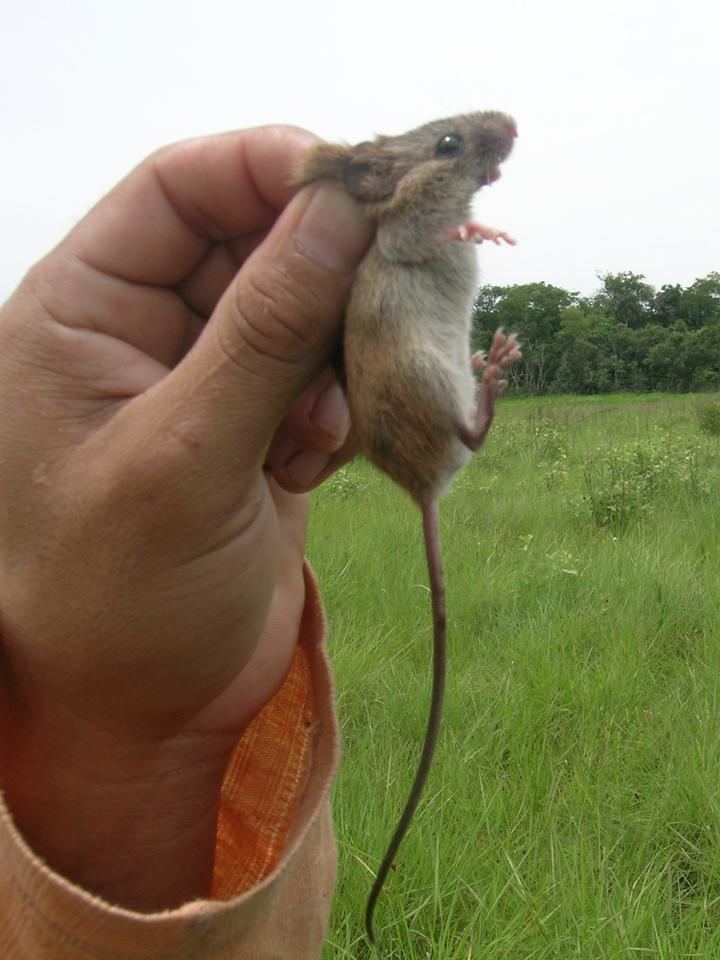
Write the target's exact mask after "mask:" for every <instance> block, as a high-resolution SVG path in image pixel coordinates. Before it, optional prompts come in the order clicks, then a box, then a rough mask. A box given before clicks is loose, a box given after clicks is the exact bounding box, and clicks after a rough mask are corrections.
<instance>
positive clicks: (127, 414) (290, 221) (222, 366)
mask: <svg viewBox="0 0 720 960" xmlns="http://www.w3.org/2000/svg"><path fill="white" fill-rule="evenodd" d="M371 236H372V228H371V226H370V225H369V223H368V222H367V220H366V219H365V217H364V216H363V214H362V213H361V212H360V210H359V209H358V207H357V206H356V204H355V203H354V201H352V200H351V199H350V197H349V196H348V195H347V194H346V193H345V192H344V191H343V190H341V189H340V188H337V187H331V186H322V187H320V188H315V189H308V190H305V191H303V192H302V193H301V194H299V195H298V196H297V197H295V198H294V200H293V201H292V202H291V203H290V205H289V206H288V207H287V209H286V210H285V211H284V212H283V214H282V215H281V217H280V218H279V219H278V221H277V223H276V225H275V227H274V228H273V230H272V231H271V233H270V234H269V236H268V237H267V239H266V240H265V242H264V243H263V244H262V245H261V246H260V247H258V249H257V250H256V251H255V253H254V254H253V255H252V256H251V257H250V259H249V260H248V261H247V262H246V263H245V265H244V266H243V268H242V269H241V271H240V272H239V274H238V276H237V278H236V280H235V281H234V282H233V284H232V285H231V287H230V288H229V289H228V290H227V291H226V293H225V295H224V296H223V297H222V299H221V301H220V303H219V304H218V308H217V309H216V311H215V312H214V314H213V316H212V317H211V319H210V321H209V322H208V323H207V324H206V326H205V328H204V330H203V332H202V334H201V335H200V337H199V338H198V340H197V342H196V343H195V345H194V346H193V349H192V350H191V351H190V353H189V354H188V355H187V356H186V357H185V359H184V360H183V361H182V362H181V363H180V364H178V366H177V367H175V369H174V370H173V371H171V372H170V373H169V374H168V376H167V377H165V379H164V380H163V381H162V382H160V383H158V384H157V385H156V387H154V388H153V390H152V391H150V392H149V393H148V394H147V395H146V396H145V397H144V398H138V400H137V401H133V402H132V403H131V404H129V405H128V406H127V407H126V408H125V409H124V410H123V411H122V414H123V419H125V418H130V419H133V418H134V419H135V421H136V423H135V426H134V427H131V435H133V434H134V435H136V436H137V435H141V436H143V438H144V441H143V442H145V443H146V442H147V430H148V427H150V429H151V430H152V431H153V434H154V436H155V437H156V438H157V440H156V442H157V444H159V445H160V447H161V448H162V444H163V443H165V441H164V439H163V438H164V437H166V436H170V437H172V438H173V440H174V441H175V442H177V441H178V440H179V441H180V447H181V448H183V447H184V449H185V451H186V452H187V451H190V452H191V454H192V456H191V463H190V465H188V464H184V470H185V472H184V474H183V477H184V480H185V481H186V482H187V483H193V484H195V483H197V475H195V477H193V469H192V468H193V467H194V468H195V470H196V471H200V472H201V473H202V474H203V476H204V478H205V480H206V481H209V482H210V485H211V486H212V489H213V492H217V491H225V490H226V489H227V488H230V489H233V490H234V491H238V490H239V488H240V487H241V486H242V479H243V477H244V478H246V479H247V478H252V477H254V476H256V475H257V472H258V471H259V470H260V469H261V468H262V466H263V463H264V462H265V459H266V454H267V450H268V447H269V445H270V441H271V439H272V437H273V436H274V434H275V432H276V431H277V429H278V426H279V425H280V423H281V422H282V421H283V419H284V418H285V416H286V414H287V413H288V411H289V410H290V408H291V406H292V404H293V402H294V401H295V400H296V399H297V398H298V397H299V396H300V395H301V393H302V392H303V390H304V389H305V388H306V387H307V386H308V384H309V383H311V382H312V380H313V379H314V378H315V377H316V376H317V375H318V373H319V371H320V370H322V368H323V367H325V366H326V365H327V363H328V360H329V358H330V355H331V353H332V351H333V348H334V346H335V342H336V340H337V337H338V335H339V328H340V324H341V321H342V317H343V313H344V308H345V304H346V301H347V297H348V294H349V291H350V287H351V285H352V282H353V278H354V269H355V267H356V266H357V264H358V263H359V261H360V260H361V259H362V256H363V255H364V253H365V250H366V248H367V246H368V244H369V242H370V239H371ZM135 442H137V441H135Z"/></svg>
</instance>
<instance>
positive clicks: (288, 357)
mask: <svg viewBox="0 0 720 960" xmlns="http://www.w3.org/2000/svg"><path fill="white" fill-rule="evenodd" d="M309 299H310V297H309V296H308V295H307V291H306V290H304V289H302V288H301V287H298V285H297V284H295V283H292V282H290V278H289V277H288V276H287V274H286V273H285V272H284V271H283V270H282V269H278V268H274V267H269V268H264V269H262V270H253V271H250V272H249V273H248V276H247V277H246V278H245V282H244V283H242V284H238V286H237V288H236V290H235V293H234V302H233V304H232V307H233V309H232V315H231V323H230V324H228V325H227V326H225V327H222V328H221V330H220V334H221V339H222V343H221V346H222V348H223V350H224V352H225V354H226V356H227V357H228V358H229V359H230V360H231V361H233V362H235V363H237V364H238V365H239V366H242V367H243V368H244V369H246V368H247V366H248V364H249V363H252V361H253V359H254V358H258V357H260V358H263V359H265V360H270V361H272V362H275V363H284V364H295V363H297V362H299V361H302V360H303V359H304V358H305V357H306V356H307V355H308V354H309V353H310V352H312V350H313V347H314V345H315V337H314V335H313V334H314V331H313V325H312V323H309V322H308V321H309V320H310V318H311V315H312V312H313V311H312V307H311V305H310V303H309V302H308V301H309Z"/></svg>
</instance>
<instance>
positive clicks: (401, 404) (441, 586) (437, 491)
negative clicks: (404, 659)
mask: <svg viewBox="0 0 720 960" xmlns="http://www.w3.org/2000/svg"><path fill="white" fill-rule="evenodd" d="M516 137H517V127H516V124H515V121H514V120H513V119H512V118H511V117H510V116H508V115H506V114H504V113H500V112H497V111H481V112H476V113H468V114H463V115H460V116H454V117H449V118H446V119H441V120H434V121H432V122H430V123H426V124H424V125H423V126H420V127H417V128H416V129H414V130H411V131H410V132H408V133H404V134H401V135H399V136H378V137H376V138H375V139H374V140H372V141H364V142H362V143H359V144H357V145H355V146H349V145H344V144H331V143H319V144H317V145H316V146H314V147H313V148H311V149H310V151H309V152H308V153H307V154H305V155H304V157H303V159H302V161H301V164H300V166H299V168H298V170H297V171H296V177H295V182H296V184H297V185H298V186H300V185H306V184H311V183H314V182H316V181H327V180H329V181H334V182H335V183H338V184H340V185H341V187H343V188H344V189H345V190H346V191H347V192H348V194H349V195H350V196H351V197H352V198H353V199H354V200H355V201H357V203H358V204H359V205H360V206H361V208H362V209H363V210H364V212H365V214H366V215H367V216H368V217H369V218H371V220H372V221H373V223H374V225H375V237H374V241H373V243H372V245H371V246H370V248H369V250H368V252H367V254H366V256H365V258H364V260H363V261H362V263H361V264H360V267H359V268H358V271H357V274H356V277H355V280H354V282H353V286H352V290H351V293H350V299H349V302H348V306H347V310H346V314H345V321H344V329H343V335H342V349H341V351H340V353H339V361H338V362H339V363H340V364H341V366H342V373H341V376H340V377H339V379H340V380H341V383H342V384H343V387H344V390H345V393H346V397H347V402H348V406H349V409H350V418H351V428H350V438H349V440H348V443H349V445H350V446H351V447H352V449H354V450H357V451H358V452H359V453H361V454H362V455H364V456H365V457H367V459H369V460H370V461H371V462H372V463H373V464H375V466H377V467H378V468H379V469H380V470H382V471H383V472H384V473H386V474H387V475H388V476H389V477H390V478H391V479H392V480H393V481H395V483H396V484H398V485H399V486H400V487H401V488H402V489H403V490H405V491H406V493H408V494H409V495H410V497H411V498H412V499H413V500H414V501H415V503H416V504H417V505H418V507H419V508H420V512H421V516H422V528H423V538H424V544H425V553H426V559H427V566H428V577H429V584H430V596H431V610H432V625H433V657H432V660H433V667H432V671H433V678H432V690H431V694H430V710H429V716H428V720H427V728H426V733H425V739H424V742H423V747H422V752H421V755H420V760H419V764H418V768H417V772H416V774H415V779H414V781H413V784H412V787H411V789H410V794H409V796H408V799H407V801H406V804H405V807H404V809H403V811H402V814H401V816H400V818H399V821H398V824H397V827H396V828H395V832H394V833H393V836H392V838H391V840H390V843H389V845H388V848H387V851H386V853H385V856H384V857H383V860H382V862H381V864H380V867H379V869H378V872H377V874H376V877H375V880H374V883H373V886H372V889H371V891H370V894H369V896H368V901H367V907H366V911H365V929H366V932H367V936H368V939H369V940H370V942H371V943H373V944H374V943H375V933H374V913H375V906H376V903H377V900H378V897H379V896H380V893H381V892H382V889H383V886H384V884H385V881H386V879H387V875H388V872H389V871H390V869H391V867H392V866H393V861H394V859H395V856H396V854H397V852H398V849H399V848H400V845H401V843H402V841H403V838H404V837H405V834H406V833H407V830H408V828H409V826H410V823H411V821H412V818H413V816H414V814H415V811H416V809H417V806H418V804H419V802H420V798H421V795H422V792H423V789H424V787H425V783H426V780H427V777H428V773H429V771H430V767H431V764H432V759H433V754H434V752H435V747H436V744H437V739H438V732H439V729H440V720H441V714H442V705H443V696H444V689H445V673H446V664H447V614H446V602H445V582H444V573H443V565H442V555H441V545H440V528H439V504H440V498H441V496H442V495H443V494H444V493H445V492H446V491H447V490H448V488H449V486H450V484H451V482H452V479H453V477H454V476H455V475H456V474H457V473H458V471H460V470H461V469H462V468H463V467H464V466H465V465H466V464H467V462H468V461H469V459H470V458H471V456H472V455H473V453H475V452H476V451H477V450H479V449H480V447H481V446H482V444H483V442H484V440H485V438H486V436H487V434H488V431H489V429H490V426H491V424H492V422H493V417H494V414H495V400H496V398H497V396H498V395H499V394H500V393H501V392H502V391H503V390H504V389H505V387H506V386H507V380H506V379H505V377H504V371H505V370H506V369H507V368H508V367H509V366H510V365H511V364H512V363H514V362H515V361H516V360H518V359H519V358H520V356H521V352H520V346H519V343H518V340H517V337H516V336H515V334H512V333H511V334H507V333H505V331H504V330H502V329H499V330H497V331H496V333H495V335H494V337H493V339H492V343H491V344H490V346H489V349H488V351H487V354H485V353H483V352H480V353H476V354H475V355H471V350H470V333H471V323H472V307H473V300H474V297H475V294H476V292H477V285H478V268H477V257H476V256H475V251H474V249H473V247H472V244H474V243H482V242H483V241H486V240H487V241H491V242H494V243H496V244H501V243H506V244H511V245H512V244H514V243H515V240H514V238H513V237H511V236H510V235H509V234H508V233H506V232H505V231H502V230H497V229H495V228H493V227H489V226H486V225H484V224H480V223H476V222H474V221H472V220H470V208H471V204H472V200H473V197H474V195H475V194H476V193H477V191H478V190H480V189H481V188H482V187H485V186H488V185H489V184H491V183H492V182H493V181H495V180H497V179H498V177H499V176H500V164H501V163H502V162H503V161H504V160H506V159H507V157H508V156H509V155H510V152H511V150H512V149H513V146H514V143H515V139H516Z"/></svg>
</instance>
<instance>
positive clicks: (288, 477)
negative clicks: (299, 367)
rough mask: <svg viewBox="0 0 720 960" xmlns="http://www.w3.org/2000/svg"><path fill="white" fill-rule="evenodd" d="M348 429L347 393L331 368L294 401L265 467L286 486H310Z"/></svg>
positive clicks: (298, 489) (295, 489) (295, 488)
mask: <svg viewBox="0 0 720 960" xmlns="http://www.w3.org/2000/svg"><path fill="white" fill-rule="evenodd" d="M349 429H350V414H349V411H348V407H347V401H346V400H345V394H344V393H343V391H342V388H341V387H340V385H339V384H338V382H337V380H336V379H335V376H334V374H333V373H332V371H331V370H329V369H328V370H326V371H325V372H324V373H323V374H322V375H321V376H320V377H319V378H318V379H317V380H316V381H315V383H313V384H312V385H311V387H310V388H309V389H308V390H306V391H305V393H304V394H303V395H302V396H301V397H300V399H299V400H298V401H297V402H296V403H295V404H294V405H293V407H292V409H291V411H290V413H289V414H288V416H287V417H286V418H285V420H284V422H283V424H282V426H281V427H280V429H279V430H278V433H277V434H276V436H275V437H274V438H273V442H272V444H271V445H270V449H269V450H268V455H267V458H266V461H265V466H266V469H269V470H270V471H271V472H272V475H273V477H274V478H275V480H276V481H277V482H278V483H279V484H280V485H281V486H282V487H283V488H284V489H285V490H290V491H292V492H293V493H299V492H301V491H304V490H308V489H310V487H312V486H314V484H315V481H316V478H317V477H318V475H319V474H320V473H321V472H322V471H324V470H325V468H326V467H327V465H328V463H329V461H330V456H331V454H333V453H335V452H337V451H338V450H339V449H340V448H341V447H342V446H343V444H344V442H345V439H346V437H347V434H348V430H349Z"/></svg>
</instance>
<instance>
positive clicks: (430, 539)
mask: <svg viewBox="0 0 720 960" xmlns="http://www.w3.org/2000/svg"><path fill="white" fill-rule="evenodd" d="M420 506H421V509H422V519H423V534H424V537H425V551H426V554H427V565H428V574H429V578H430V594H431V598H432V614H433V682H432V694H431V697H430V714H429V717H428V723H427V731H426V733H425V743H424V745H423V750H422V755H421V757H420V763H419V765H418V769H417V773H416V774H415V780H414V781H413V785H412V789H411V790H410V796H409V797H408V799H407V803H406V804H405V809H404V810H403V812H402V816H401V817H400V820H399V822H398V825H397V827H396V828H395V833H394V834H393V835H392V840H391V841H390V845H389V847H388V849H387V853H386V854H385V857H384V859H383V862H382V863H381V864H380V869H379V870H378V872H377V876H376V878H375V882H374V883H373V886H372V890H371V891H370V896H369V897H368V901H367V907H366V909H365V930H366V931H367V935H368V939H369V940H370V943H373V944H374V943H375V933H374V930H373V914H374V912H375V904H376V903H377V899H378V897H379V896H380V893H381V891H382V888H383V886H384V885H385V880H386V879H387V875H388V873H389V872H390V868H391V866H392V863H393V860H394V859H395V854H396V853H397V852H398V849H399V847H400V844H401V843H402V842H403V838H404V837H405V834H406V833H407V829H408V827H409V826H410V822H411V820H412V818H413V814H414V813H415V810H416V808H417V805H418V803H419V801H420V797H421V796H422V792H423V789H424V787H425V781H426V780H427V777H428V773H429V772H430V767H431V765H432V759H433V754H434V752H435V745H436V743H437V737H438V732H439V729H440V717H441V714H442V705H443V695H444V693H445V660H446V641H447V618H446V615H445V578H444V576H443V566H442V556H441V551H440V524H439V522H438V503H437V498H430V497H429V498H427V499H424V500H423V501H422V502H421V505H420Z"/></svg>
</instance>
